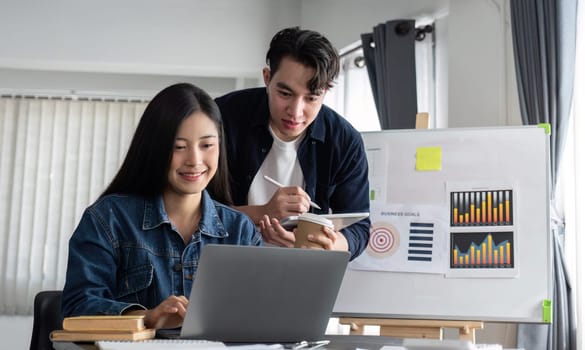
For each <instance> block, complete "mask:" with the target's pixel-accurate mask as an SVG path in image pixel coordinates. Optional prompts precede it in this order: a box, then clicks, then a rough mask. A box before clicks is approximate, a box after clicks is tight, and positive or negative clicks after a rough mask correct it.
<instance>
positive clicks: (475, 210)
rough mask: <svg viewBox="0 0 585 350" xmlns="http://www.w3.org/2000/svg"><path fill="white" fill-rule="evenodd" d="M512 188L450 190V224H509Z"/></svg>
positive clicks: (511, 209)
mask: <svg viewBox="0 0 585 350" xmlns="http://www.w3.org/2000/svg"><path fill="white" fill-rule="evenodd" d="M513 206H514V198H513V196H512V190H490V191H461V192H451V226H452V227H461V226H508V225H509V226H511V225H513V224H514V217H513V212H514V211H513Z"/></svg>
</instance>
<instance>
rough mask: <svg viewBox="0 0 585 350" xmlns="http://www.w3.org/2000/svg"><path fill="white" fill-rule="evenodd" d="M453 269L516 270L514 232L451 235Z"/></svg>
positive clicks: (457, 233) (458, 233)
mask: <svg viewBox="0 0 585 350" xmlns="http://www.w3.org/2000/svg"><path fill="white" fill-rule="evenodd" d="M450 260H451V268H452V269H484V268H498V269H507V268H514V234H513V232H456V233H451V259H450Z"/></svg>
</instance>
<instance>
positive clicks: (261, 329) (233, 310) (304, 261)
mask: <svg viewBox="0 0 585 350" xmlns="http://www.w3.org/2000/svg"><path fill="white" fill-rule="evenodd" d="M348 261H349V252H340V251H326V250H314V249H301V248H282V247H266V246H264V247H256V246H237V245H216V244H208V245H205V246H204V247H203V248H202V251H201V257H200V260H199V267H198V269H197V273H196V275H195V280H194V283H193V288H192V290H191V295H190V297H189V306H188V308H187V314H186V316H185V320H184V321H183V327H182V328H181V334H180V338H186V339H205V340H213V341H221V342H229V343H289V342H290V343H293V342H299V341H303V340H307V341H310V340H318V339H322V337H323V335H324V334H325V330H326V328H327V324H328V322H329V318H330V317H331V313H332V311H333V306H334V304H335V300H336V298H337V293H338V291H339V288H340V286H341V282H342V280H343V276H344V273H345V270H346V267H347V264H348Z"/></svg>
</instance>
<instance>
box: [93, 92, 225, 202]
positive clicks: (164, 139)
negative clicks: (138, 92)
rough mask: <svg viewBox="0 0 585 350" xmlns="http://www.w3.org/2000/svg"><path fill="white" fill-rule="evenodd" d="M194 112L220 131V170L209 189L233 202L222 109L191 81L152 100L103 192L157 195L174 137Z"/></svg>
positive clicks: (220, 198) (163, 184) (221, 199)
mask: <svg viewBox="0 0 585 350" xmlns="http://www.w3.org/2000/svg"><path fill="white" fill-rule="evenodd" d="M195 112H202V113H204V114H205V115H207V116H208V117H209V118H210V119H211V120H212V121H213V122H214V124H215V126H216V127H217V131H218V134H219V145H220V151H219V161H218V167H217V172H216V173H215V176H213V178H212V179H211V181H210V182H209V185H208V186H207V191H208V192H209V194H210V195H211V196H212V197H213V198H214V199H215V200H217V201H219V202H222V203H225V204H227V205H231V204H232V200H231V195H230V187H229V181H228V176H229V173H228V166H227V159H226V147H225V140H224V132H223V121H222V119H221V113H220V111H219V108H218V107H217V104H216V103H215V101H214V100H213V99H212V98H211V97H210V96H209V95H208V94H207V93H206V92H205V91H203V90H202V89H200V88H198V87H196V86H194V85H192V84H188V83H180V84H175V85H171V86H169V87H167V88H165V89H164V90H162V91H161V92H159V93H158V94H157V95H156V96H155V97H154V98H153V99H152V101H150V103H149V104H148V106H147V107H146V109H145V111H144V114H142V117H141V118H140V122H139V123H138V126H137V127H136V131H135V132H134V137H133V138H132V143H131V144H130V148H129V149H128V153H127V154H126V158H125V159H124V162H123V163H122V166H121V167H120V169H119V170H118V173H117V174H116V176H115V177H114V179H113V180H112V182H111V183H110V185H109V186H108V188H106V190H105V191H104V192H103V193H102V195H101V196H105V195H107V194H112V193H125V194H137V195H141V196H157V195H160V194H162V193H163V191H164V189H165V188H166V186H167V183H168V171H169V166H170V163H171V158H172V153H173V147H174V145H175V138H176V135H177V131H178V130H179V126H180V125H181V122H182V121H183V120H185V119H186V118H187V117H189V116H191V115H192V114H193V113H195Z"/></svg>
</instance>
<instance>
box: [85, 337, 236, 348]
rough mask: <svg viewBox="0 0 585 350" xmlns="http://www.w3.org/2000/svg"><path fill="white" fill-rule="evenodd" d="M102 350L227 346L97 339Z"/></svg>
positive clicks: (223, 346) (188, 342)
mask: <svg viewBox="0 0 585 350" xmlns="http://www.w3.org/2000/svg"><path fill="white" fill-rule="evenodd" d="M95 345H96V346H97V347H98V349H100V350H165V349H169V350H177V349H179V350H190V349H220V348H227V347H226V346H225V344H224V343H221V342H215V341H208V340H193V339H148V340H141V341H110V340H100V341H96V342H95Z"/></svg>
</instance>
